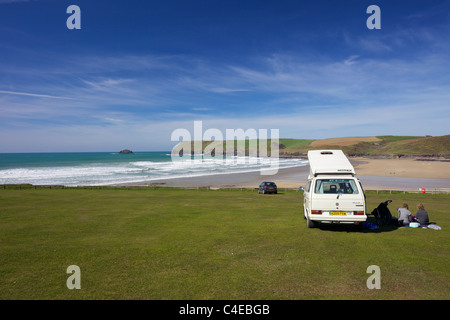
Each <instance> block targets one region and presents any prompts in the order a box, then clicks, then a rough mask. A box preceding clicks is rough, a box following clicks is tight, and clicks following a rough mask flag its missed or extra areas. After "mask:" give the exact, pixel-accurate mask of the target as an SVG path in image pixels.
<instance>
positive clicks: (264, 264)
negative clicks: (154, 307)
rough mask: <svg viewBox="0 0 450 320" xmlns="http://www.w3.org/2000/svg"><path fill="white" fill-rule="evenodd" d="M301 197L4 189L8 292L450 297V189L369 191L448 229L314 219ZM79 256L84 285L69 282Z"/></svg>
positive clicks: (2, 269)
mask: <svg viewBox="0 0 450 320" xmlns="http://www.w3.org/2000/svg"><path fill="white" fill-rule="evenodd" d="M301 197H302V194H301V193H299V192H296V191H285V192H282V193H281V194H278V195H259V194H257V192H256V191H253V190H251V191H250V190H242V191H240V190H219V191H212V190H177V189H169V188H167V189H129V190H126V189H103V190H100V189H93V190H89V189H76V188H73V189H67V188H66V189H54V188H53V189H51V190H50V189H48V188H38V189H36V190H34V189H26V190H10V189H6V190H3V189H0V299H449V298H450V289H449V283H450V272H449V265H450V264H449V262H450V250H449V249H450V243H449V230H450V196H449V195H429V194H403V193H397V194H389V193H385V194H376V193H374V192H368V193H367V201H368V208H369V209H370V211H371V210H372V209H373V208H374V207H376V206H377V205H378V203H379V202H381V201H384V200H387V199H392V200H394V201H393V203H392V204H391V205H390V206H389V207H390V209H391V211H393V212H394V211H395V208H396V207H398V206H400V205H401V203H402V202H404V201H406V202H408V203H409V204H410V205H411V207H412V206H414V205H415V204H416V203H417V202H423V203H424V204H425V207H426V209H427V210H428V211H429V213H430V216H431V220H432V221H435V222H437V223H438V224H439V225H440V226H441V227H442V230H440V231H435V230H429V229H413V228H399V229H394V228H389V227H386V228H382V229H380V230H378V231H369V230H362V231H360V230H359V231H358V230H356V229H353V228H344V227H338V226H337V227H333V228H332V227H329V228H322V229H319V228H317V229H308V228H306V222H305V220H304V219H303V217H302V216H301V214H300V213H301V212H302V207H301ZM70 265H77V266H79V267H80V269H81V289H80V290H76V289H74V290H69V289H68V288H67V286H66V280H67V278H68V277H69V275H68V274H66V269H67V267H68V266H70ZM369 265H378V266H379V267H380V269H381V289H380V290H369V289H368V288H367V286H366V280H367V278H368V277H369V276H370V274H367V273H366V269H367V267H368V266H369Z"/></svg>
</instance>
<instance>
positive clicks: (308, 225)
mask: <svg viewBox="0 0 450 320" xmlns="http://www.w3.org/2000/svg"><path fill="white" fill-rule="evenodd" d="M306 226H307V227H308V228H315V227H316V223H315V222H314V221H312V220H310V219H309V218H308V217H306Z"/></svg>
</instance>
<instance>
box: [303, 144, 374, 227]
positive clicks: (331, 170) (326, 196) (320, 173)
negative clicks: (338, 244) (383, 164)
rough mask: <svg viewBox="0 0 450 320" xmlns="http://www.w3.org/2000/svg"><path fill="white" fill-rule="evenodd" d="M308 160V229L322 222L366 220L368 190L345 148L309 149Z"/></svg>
mask: <svg viewBox="0 0 450 320" xmlns="http://www.w3.org/2000/svg"><path fill="white" fill-rule="evenodd" d="M308 160H309V166H310V174H309V176H308V181H307V182H306V186H305V189H304V204H303V214H304V217H305V219H306V220H307V225H308V228H313V227H315V226H316V225H318V224H319V223H347V224H357V225H358V224H361V223H363V222H365V221H366V219H367V215H366V199H365V195H364V190H363V188H362V186H361V183H360V182H359V180H358V179H357V178H356V177H355V169H354V168H353V166H352V165H351V163H350V161H349V160H348V159H347V157H346V156H345V154H344V153H343V152H342V150H314V151H309V152H308Z"/></svg>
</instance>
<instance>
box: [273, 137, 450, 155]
mask: <svg viewBox="0 0 450 320" xmlns="http://www.w3.org/2000/svg"><path fill="white" fill-rule="evenodd" d="M285 140H288V141H287V142H288V145H289V146H287V145H286V148H284V149H281V150H280V155H282V156H300V155H301V154H303V155H306V153H307V152H308V150H314V149H333V148H334V149H336V148H337V149H342V151H344V153H345V154H347V155H348V156H372V157H392V156H395V157H403V156H425V157H431V156H433V157H450V135H445V136H437V137H431V136H377V137H344V138H333V139H322V140H310V143H309V144H307V145H305V140H298V141H299V142H298V143H295V141H293V139H280V144H283V145H284V141H285Z"/></svg>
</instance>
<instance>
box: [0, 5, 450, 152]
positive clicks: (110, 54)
mask: <svg viewBox="0 0 450 320" xmlns="http://www.w3.org/2000/svg"><path fill="white" fill-rule="evenodd" d="M71 4H75V5H78V6H79V7H80V9H81V30H69V29H68V28H67V27H66V20H67V18H68V17H69V14H67V13H66V9H67V7H68V6H69V5H71ZM372 4H375V5H378V6H379V7H380V9H381V29H380V30H369V29H368V28H367V27H366V20H367V18H368V17H369V16H370V15H369V14H367V13H366V9H367V7H368V6H369V5H372ZM449 54H450V1H433V0H430V1H395V0H390V1H372V0H370V1H369V0H367V1H365V0H345V1H344V0H341V1H337V0H335V1H324V0H318V1H300V0H297V1H283V0H281V1H280V0H278V1H261V0H259V1H251V0H239V1H234V0H227V1H225V0H208V1H206V0H203V1H198V0H184V1H172V0H164V1H162V0H161V1H151V0H150V1H144V0H142V1H137V0H127V1H122V0H117V1H116V0H110V1H99V0H97V1H94V0H89V1H87V0H71V1H63V0H0V152H52V151H53V152H55V151H56V152H57V151H61V152H68V151H117V150H120V149H123V148H129V149H132V150H140V151H145V150H170V149H171V148H172V147H173V146H174V144H175V142H172V141H171V140H170V138H171V133H172V132H173V131H174V130H175V129H177V128H186V129H188V130H190V131H191V132H192V133H193V123H194V120H201V121H203V128H204V130H206V129H209V128H217V129H219V130H222V132H223V133H224V134H225V129H227V128H228V129H238V128H242V129H244V130H247V129H249V128H254V129H267V130H270V129H279V131H280V137H285V138H330V137H342V136H372V135H386V134H394V135H426V134H430V135H444V134H449V133H450V132H449V130H448V128H449V125H448V124H449V122H450V108H449V107H450V59H449Z"/></svg>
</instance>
